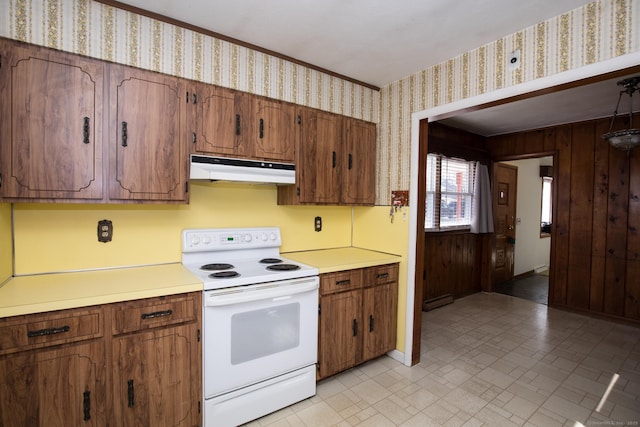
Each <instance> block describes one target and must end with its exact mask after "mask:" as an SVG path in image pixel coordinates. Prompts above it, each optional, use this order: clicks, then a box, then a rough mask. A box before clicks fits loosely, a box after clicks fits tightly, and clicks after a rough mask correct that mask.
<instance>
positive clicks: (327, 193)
mask: <svg viewBox="0 0 640 427" xmlns="http://www.w3.org/2000/svg"><path fill="white" fill-rule="evenodd" d="M301 126H302V133H301V135H302V137H301V141H300V156H299V157H298V162H299V164H298V174H297V176H298V181H299V182H298V186H299V188H300V196H299V200H300V202H301V203H338V202H339V201H340V187H341V183H340V173H339V167H338V157H339V155H340V153H339V150H340V149H341V147H340V140H341V132H342V126H341V120H340V117H339V116H336V115H335V114H330V113H325V112H322V111H318V110H312V109H303V112H302V124H301Z"/></svg>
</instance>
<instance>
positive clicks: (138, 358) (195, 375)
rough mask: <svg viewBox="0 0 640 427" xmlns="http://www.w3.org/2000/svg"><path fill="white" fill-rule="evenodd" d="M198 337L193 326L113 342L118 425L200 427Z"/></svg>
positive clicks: (162, 330)
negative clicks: (198, 426)
mask: <svg viewBox="0 0 640 427" xmlns="http://www.w3.org/2000/svg"><path fill="white" fill-rule="evenodd" d="M197 333H198V328H197V326H196V325H195V324H191V325H183V326H177V327H170V328H165V329H156V330H153V331H149V332H144V333H138V334H133V335H126V336H123V337H119V338H114V341H113V361H114V376H113V380H114V385H113V395H114V418H115V421H116V425H118V426H131V427H144V426H149V427H151V426H153V427H157V426H166V427H169V426H184V427H191V426H194V425H200V417H201V416H200V414H199V412H198V408H199V401H200V395H201V393H202V387H201V384H202V379H201V375H200V373H201V370H200V363H201V358H200V357H199V354H200V346H199V343H198V342H197V338H196V337H197Z"/></svg>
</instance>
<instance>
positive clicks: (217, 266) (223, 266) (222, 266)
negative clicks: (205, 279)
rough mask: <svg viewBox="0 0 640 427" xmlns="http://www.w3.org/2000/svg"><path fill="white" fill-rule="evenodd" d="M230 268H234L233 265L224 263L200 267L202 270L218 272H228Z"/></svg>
mask: <svg viewBox="0 0 640 427" xmlns="http://www.w3.org/2000/svg"><path fill="white" fill-rule="evenodd" d="M230 268H233V265H231V264H224V263H215V264H205V265H203V266H202V267H200V270H206V271H216V270H228V269H230Z"/></svg>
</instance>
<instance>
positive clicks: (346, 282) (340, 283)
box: [336, 279, 351, 286]
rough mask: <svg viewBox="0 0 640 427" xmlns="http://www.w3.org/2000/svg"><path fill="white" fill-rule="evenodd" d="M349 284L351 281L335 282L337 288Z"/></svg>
mask: <svg viewBox="0 0 640 427" xmlns="http://www.w3.org/2000/svg"><path fill="white" fill-rule="evenodd" d="M349 283H351V279H345V280H336V285H338V286H340V285H348V284H349Z"/></svg>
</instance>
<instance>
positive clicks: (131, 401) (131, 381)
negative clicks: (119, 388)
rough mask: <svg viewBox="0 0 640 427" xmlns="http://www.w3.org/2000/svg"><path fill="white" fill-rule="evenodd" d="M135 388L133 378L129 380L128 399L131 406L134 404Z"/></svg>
mask: <svg viewBox="0 0 640 427" xmlns="http://www.w3.org/2000/svg"><path fill="white" fill-rule="evenodd" d="M133 393H134V388H133V380H129V381H127V400H128V406H129V408H133V405H134V403H135V402H134V395H133Z"/></svg>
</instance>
